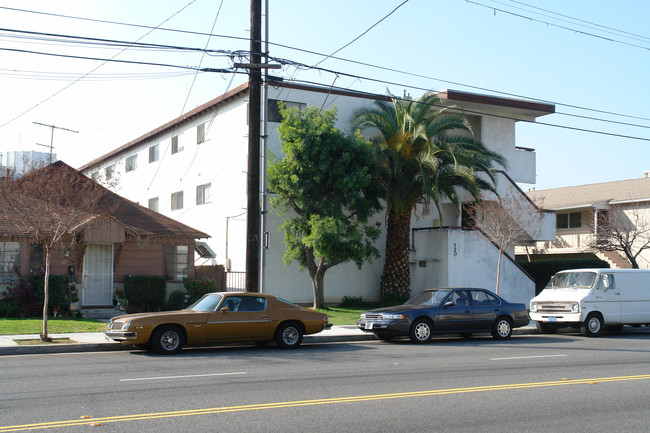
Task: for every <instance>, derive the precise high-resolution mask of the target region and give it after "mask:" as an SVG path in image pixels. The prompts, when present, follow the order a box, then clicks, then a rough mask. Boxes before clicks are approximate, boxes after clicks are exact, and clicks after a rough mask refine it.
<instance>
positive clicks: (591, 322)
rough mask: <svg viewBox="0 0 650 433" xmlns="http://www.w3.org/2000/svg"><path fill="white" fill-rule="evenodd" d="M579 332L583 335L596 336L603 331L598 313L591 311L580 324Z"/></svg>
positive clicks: (601, 319) (601, 320)
mask: <svg viewBox="0 0 650 433" xmlns="http://www.w3.org/2000/svg"><path fill="white" fill-rule="evenodd" d="M580 332H581V333H582V335H584V336H585V337H598V336H599V335H600V334H602V332H603V318H602V316H601V315H600V314H597V313H591V314H589V315H588V316H587V318H586V319H585V321H584V322H582V323H581V324H580Z"/></svg>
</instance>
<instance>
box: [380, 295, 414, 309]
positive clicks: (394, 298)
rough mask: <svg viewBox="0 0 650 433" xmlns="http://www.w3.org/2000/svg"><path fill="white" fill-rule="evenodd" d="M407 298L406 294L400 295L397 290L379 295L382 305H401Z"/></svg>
mask: <svg viewBox="0 0 650 433" xmlns="http://www.w3.org/2000/svg"><path fill="white" fill-rule="evenodd" d="M408 299H409V297H408V296H407V295H401V294H399V293H397V292H391V293H386V294H385V295H383V296H382V297H381V306H382V307H392V306H393V305H401V304H403V303H404V302H406V301H407V300H408Z"/></svg>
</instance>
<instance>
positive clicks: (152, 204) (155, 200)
mask: <svg viewBox="0 0 650 433" xmlns="http://www.w3.org/2000/svg"><path fill="white" fill-rule="evenodd" d="M147 207H148V208H149V209H151V210H153V211H156V212H159V211H160V210H159V209H160V198H159V197H152V198H150V199H149V202H148V203H147Z"/></svg>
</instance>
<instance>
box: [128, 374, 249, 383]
mask: <svg viewBox="0 0 650 433" xmlns="http://www.w3.org/2000/svg"><path fill="white" fill-rule="evenodd" d="M240 374H246V372H245V371H238V372H234V373H211V374H188V375H185V376H158V377H138V378H133V379H120V382H135V381H139V380H165V379H187V378H190V377H209V376H235V375H240Z"/></svg>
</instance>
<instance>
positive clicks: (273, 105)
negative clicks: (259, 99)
mask: <svg viewBox="0 0 650 433" xmlns="http://www.w3.org/2000/svg"><path fill="white" fill-rule="evenodd" d="M282 102H284V103H285V104H286V105H287V108H297V109H299V110H304V109H305V107H306V106H307V104H302V103H300V102H291V101H282ZM268 116H269V119H268V120H269V122H278V123H279V122H282V115H281V114H280V107H278V100H277V99H269V114H268Z"/></svg>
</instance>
